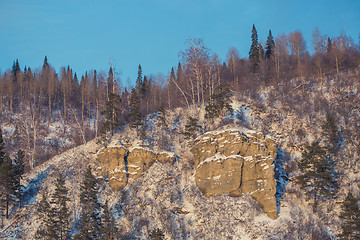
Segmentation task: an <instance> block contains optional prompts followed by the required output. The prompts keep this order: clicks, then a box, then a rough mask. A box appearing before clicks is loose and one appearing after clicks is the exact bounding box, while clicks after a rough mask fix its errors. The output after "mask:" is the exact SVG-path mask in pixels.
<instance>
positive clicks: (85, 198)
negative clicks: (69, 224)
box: [75, 166, 101, 240]
mask: <svg viewBox="0 0 360 240" xmlns="http://www.w3.org/2000/svg"><path fill="white" fill-rule="evenodd" d="M80 191H81V193H80V204H81V217H80V223H79V228H78V230H79V233H78V234H77V235H76V236H75V239H81V240H87V239H99V238H100V225H101V221H100V220H101V219H100V210H101V205H100V203H99V201H98V198H97V191H98V189H97V184H96V179H95V177H94V175H93V174H92V173H91V167H90V166H89V167H88V168H87V170H86V173H85V174H84V180H83V182H82V184H81V187H80Z"/></svg>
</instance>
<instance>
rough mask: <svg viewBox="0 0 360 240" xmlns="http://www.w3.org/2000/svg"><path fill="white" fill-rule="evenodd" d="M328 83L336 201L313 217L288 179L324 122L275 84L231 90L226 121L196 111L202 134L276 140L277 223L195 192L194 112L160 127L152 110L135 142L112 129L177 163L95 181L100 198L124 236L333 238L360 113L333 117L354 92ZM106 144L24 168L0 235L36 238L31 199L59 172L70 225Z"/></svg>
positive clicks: (353, 175) (353, 164) (355, 186)
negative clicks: (335, 141) (228, 131)
mask: <svg viewBox="0 0 360 240" xmlns="http://www.w3.org/2000/svg"><path fill="white" fill-rule="evenodd" d="M331 84H333V83H332V82H331V81H329V82H327V83H324V86H323V90H322V91H323V92H324V94H323V96H324V98H325V99H326V101H327V102H331V103H332V105H331V106H332V109H333V112H334V111H335V114H336V115H337V117H338V119H339V128H340V131H341V132H343V143H342V148H341V156H343V159H344V161H341V163H340V164H338V171H339V172H340V173H341V178H340V180H341V183H340V191H339V194H338V195H337V198H336V199H335V200H331V201H324V202H322V203H321V204H320V206H319V210H318V211H317V213H313V211H312V207H311V204H310V201H307V200H306V197H305V195H304V192H303V191H301V190H300V188H299V186H298V185H297V184H296V183H295V182H294V181H292V180H293V179H294V177H295V176H297V175H298V174H299V170H298V168H297V166H296V162H297V161H298V160H299V158H300V157H301V153H302V150H303V147H304V145H305V144H307V143H309V142H311V141H312V140H315V139H319V138H320V136H321V130H320V129H321V123H322V121H323V120H324V116H325V114H326V111H320V110H319V111H308V112H307V111H305V110H304V111H302V112H301V111H298V110H297V109H298V108H299V107H298V106H297V105H296V106H290V107H289V105H287V104H288V102H285V101H283V100H281V97H275V98H274V99H275V100H274V99H270V98H272V97H271V92H272V90H271V89H270V90H269V89H267V90H266V91H265V90H264V93H267V95H264V97H263V98H262V100H256V101H255V100H249V99H244V98H242V97H240V96H235V97H234V99H233V100H234V101H233V108H234V114H233V115H232V116H230V115H229V116H227V118H225V120H224V122H226V123H229V125H227V126H222V123H221V122H220V121H219V120H217V121H215V123H213V124H211V123H210V122H208V121H207V120H206V119H204V109H203V108H202V109H199V111H198V112H197V114H198V118H199V124H200V125H201V126H202V129H201V131H200V132H199V133H198V134H199V135H200V134H203V132H206V131H209V130H214V129H224V128H229V127H231V126H233V127H234V128H242V129H245V128H246V129H250V130H249V131H255V132H263V133H265V134H266V135H268V136H269V137H271V138H272V139H273V140H274V141H275V142H276V143H277V145H278V149H279V151H278V154H277V159H276V161H275V165H276V166H275V178H276V181H277V183H278V184H277V193H276V197H277V199H278V201H280V204H278V206H279V217H278V218H277V219H276V220H272V219H270V218H269V217H268V216H267V215H266V214H265V213H264V212H263V211H262V209H261V207H260V205H259V204H258V203H257V202H256V201H255V200H254V199H252V198H251V197H250V196H249V195H242V196H240V197H230V196H228V195H221V196H213V197H209V198H207V197H205V196H204V195H203V194H202V193H201V192H200V191H199V189H198V188H197V186H196V184H195V171H194V157H193V155H192V153H191V152H190V148H191V146H192V142H191V141H189V140H186V139H184V136H183V135H182V134H181V132H183V130H184V126H185V123H186V121H187V116H188V115H190V114H193V112H192V111H190V110H186V109H181V108H179V109H174V110H172V111H171V112H168V114H167V121H168V123H169V129H168V130H163V129H161V128H160V127H158V126H157V125H156V121H157V114H152V115H149V116H148V117H147V123H148V124H147V128H146V136H145V139H144V140H140V139H139V137H138V135H137V134H136V132H135V131H133V130H131V129H129V128H125V129H124V130H122V131H120V132H118V133H117V134H115V136H114V137H113V139H114V140H117V141H121V143H122V144H123V145H124V146H129V147H131V146H145V147H146V148H147V149H151V150H153V151H155V152H160V151H162V150H166V151H170V152H173V153H174V154H175V155H176V156H177V160H176V161H175V162H174V163H172V164H170V163H166V164H161V163H158V162H155V163H154V164H153V165H152V166H151V167H150V168H149V169H148V170H147V171H146V172H144V173H143V174H142V175H141V177H139V178H138V179H135V180H134V179H129V182H128V184H127V186H126V187H125V188H124V189H123V190H121V191H118V192H114V191H113V190H111V188H110V187H109V186H108V184H107V183H106V182H105V183H104V184H102V185H99V199H100V201H101V202H103V203H104V202H105V201H106V200H108V201H109V206H110V209H111V211H112V212H113V215H114V216H115V218H116V221H117V224H118V226H119V228H120V229H121V233H122V235H123V237H124V238H125V239H147V238H148V234H149V232H150V231H151V230H152V229H154V228H161V229H162V230H163V231H164V232H165V235H166V237H167V238H168V239H310V235H311V234H312V235H313V237H315V238H316V239H335V238H336V233H337V232H338V231H339V220H338V214H339V211H340V204H341V202H342V199H343V198H344V195H345V194H346V193H347V192H348V191H349V190H351V191H353V192H354V195H356V196H358V195H359V186H360V185H359V182H360V176H359V170H360V168H359V163H358V162H359V161H358V155H357V153H356V152H357V148H358V146H357V145H356V141H357V137H356V136H354V139H349V137H347V136H349V134H350V133H351V131H355V128H354V126H356V120H358V118H359V109H352V110H351V111H352V112H351V113H348V114H349V115H346V116H348V117H347V119H345V118H342V117H339V113H338V112H337V109H341V108H342V107H343V106H348V107H349V106H350V107H351V105H350V103H348V102H347V101H348V100H346V99H345V100H343V101H342V102H341V101H340V102H336V99H338V98H339V96H341V95H343V94H345V95H346V94H350V95H351V96H353V95H352V94H353V93H354V89H343V91H344V92H346V93H344V92H342V93H339V92H333V91H330V90H331V89H332V88H331V87H332V85H331ZM315 93H319V90H313V92H312V93H310V94H308V99H305V98H304V96H303V97H302V100H303V104H302V103H299V104H302V107H304V108H307V107H309V109H313V108H314V106H317V105H316V104H315V103H316V94H315ZM301 94H303V93H297V92H292V97H293V98H294V99H296V98H297V97H299V96H300V95H301ZM355 94H358V93H357V92H356V93H355ZM298 95H299V96H298ZM350 95H349V96H350ZM308 105H309V106H308ZM352 129H353V130H352ZM346 131H349V132H350V133H348V132H346ZM102 147H103V145H102V144H100V143H98V142H97V140H92V141H90V142H88V143H87V144H86V145H81V146H78V147H76V148H73V149H70V150H68V151H66V152H64V153H62V154H61V155H58V156H55V157H53V158H52V159H50V160H49V161H47V162H45V163H44V164H42V165H40V166H38V167H36V168H35V169H34V170H33V171H31V172H29V173H27V174H26V176H25V177H24V179H23V182H22V184H23V185H24V186H25V189H24V206H23V207H22V208H21V209H19V206H14V207H12V208H11V212H10V218H9V219H8V220H6V219H5V220H4V227H3V228H2V229H1V230H0V238H5V239H19V238H24V239H32V238H33V236H34V233H35V231H36V228H37V226H38V224H39V220H38V217H37V216H36V214H35V211H36V206H37V203H38V201H39V198H40V196H41V194H42V193H43V192H45V193H46V194H51V193H52V191H53V189H54V182H55V179H56V177H57V173H58V172H61V173H63V174H65V175H66V184H67V187H68V188H69V189H70V196H69V197H70V199H71V201H70V202H69V204H70V208H71V209H73V211H72V215H71V218H72V222H76V220H78V218H79V211H80V209H79V189H80V182H81V180H82V175H83V173H84V172H85V170H86V167H87V166H88V165H91V166H93V169H95V168H96V166H97V165H98V162H97V160H96V153H97V152H98V150H99V149H100V148H102Z"/></svg>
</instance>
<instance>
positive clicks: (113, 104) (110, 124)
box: [101, 93, 121, 135]
mask: <svg viewBox="0 0 360 240" xmlns="http://www.w3.org/2000/svg"><path fill="white" fill-rule="evenodd" d="M120 103H121V98H120V96H119V95H118V94H116V93H109V100H108V101H107V102H106V109H105V110H104V111H102V112H101V114H103V115H104V117H105V122H104V123H103V126H102V131H103V132H104V133H105V132H107V131H110V132H111V135H114V131H115V129H116V128H118V127H119V125H120V123H119V121H120V119H119V118H120V116H121V109H120V107H119V104H120Z"/></svg>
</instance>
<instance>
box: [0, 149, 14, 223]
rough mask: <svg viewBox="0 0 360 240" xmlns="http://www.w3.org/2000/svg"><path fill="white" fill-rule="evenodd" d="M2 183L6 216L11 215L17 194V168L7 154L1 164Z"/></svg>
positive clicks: (0, 182)
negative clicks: (12, 202)
mask: <svg viewBox="0 0 360 240" xmlns="http://www.w3.org/2000/svg"><path fill="white" fill-rule="evenodd" d="M0 177H1V179H0V184H1V186H2V190H3V192H2V198H3V201H4V203H5V209H6V218H8V217H9V207H10V203H11V201H12V199H13V198H12V197H13V195H14V194H15V186H16V185H17V184H16V181H15V169H14V165H13V163H12V160H11V159H10V157H9V156H8V155H6V154H5V157H4V160H3V162H2V164H1V166H0Z"/></svg>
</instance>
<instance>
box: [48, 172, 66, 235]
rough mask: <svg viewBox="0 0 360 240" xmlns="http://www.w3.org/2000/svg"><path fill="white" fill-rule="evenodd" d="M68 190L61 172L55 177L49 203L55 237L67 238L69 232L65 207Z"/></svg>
mask: <svg viewBox="0 0 360 240" xmlns="http://www.w3.org/2000/svg"><path fill="white" fill-rule="evenodd" d="M68 192H69V190H68V189H67V187H66V186H65V177H64V175H62V174H61V173H60V174H59V176H58V178H57V179H56V183H55V192H54V193H53V195H52V199H51V205H52V212H53V213H54V217H53V226H52V228H53V229H54V230H55V232H56V236H57V239H67V238H68V236H69V232H70V228H69V226H70V221H69V217H70V210H69V208H68V207H67V202H68V201H70V199H69V197H68Z"/></svg>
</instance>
